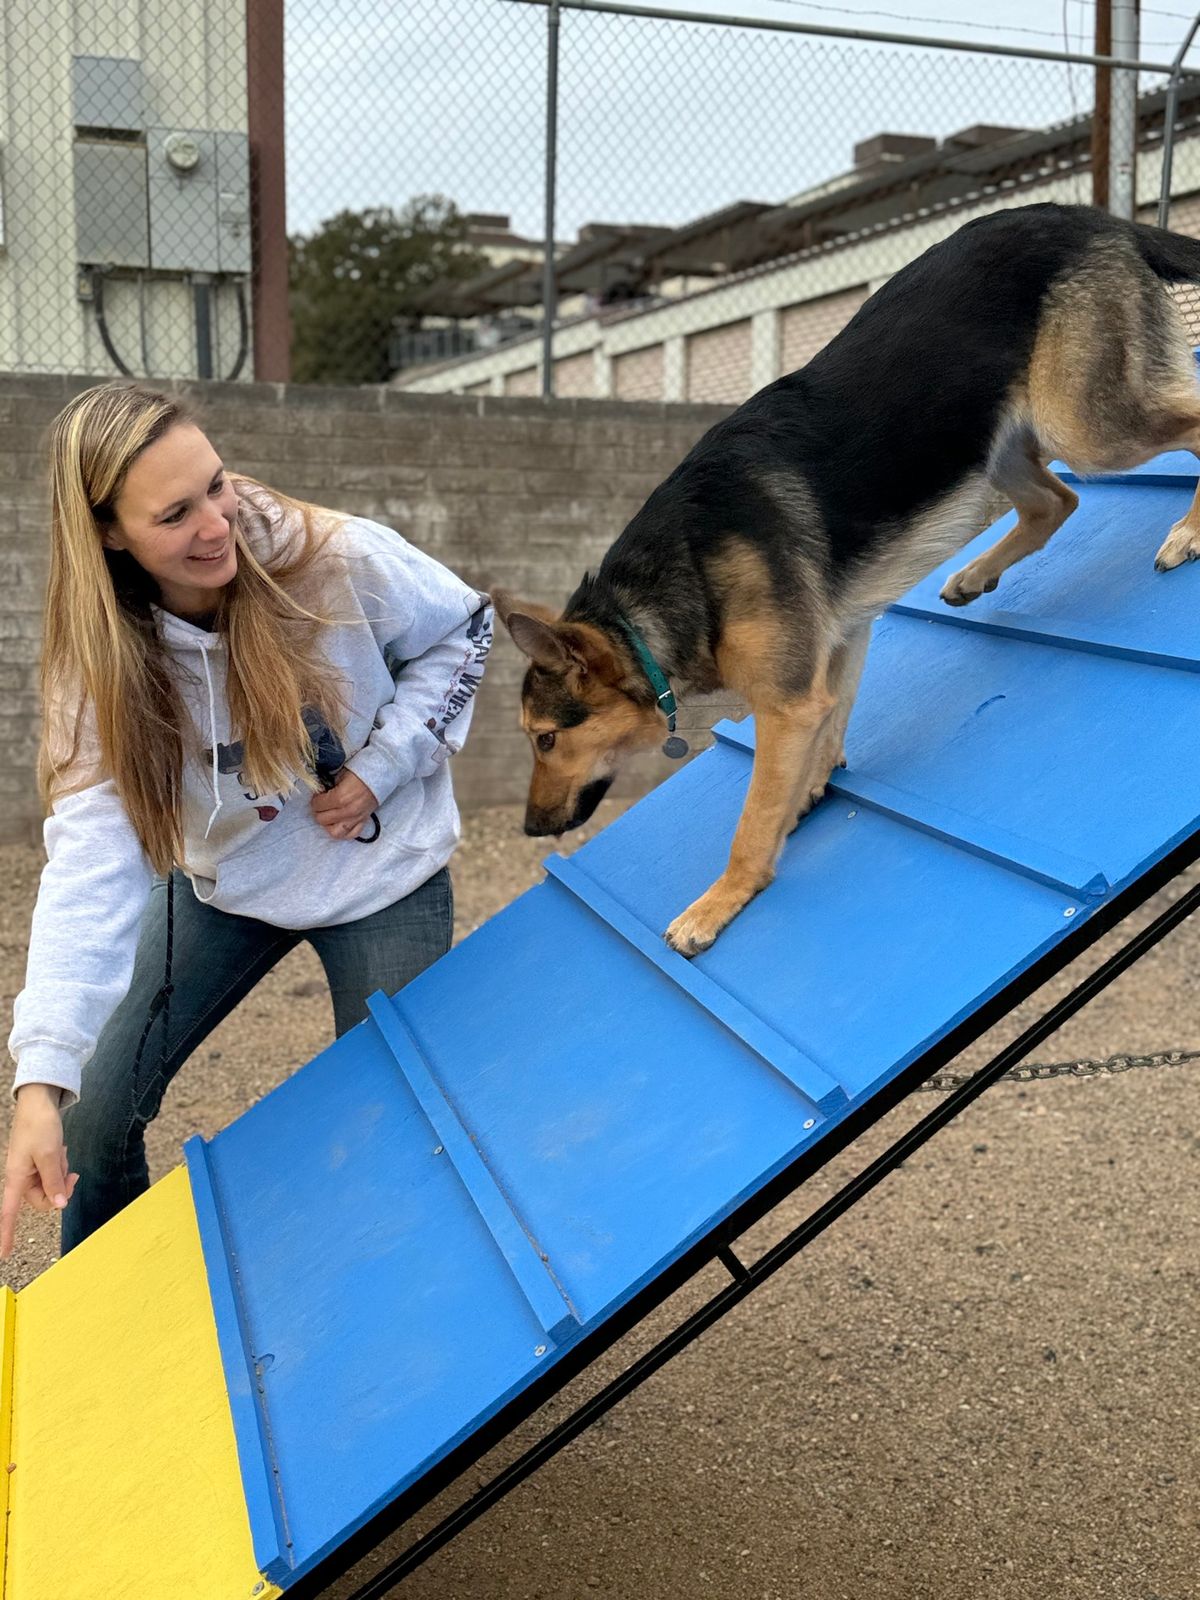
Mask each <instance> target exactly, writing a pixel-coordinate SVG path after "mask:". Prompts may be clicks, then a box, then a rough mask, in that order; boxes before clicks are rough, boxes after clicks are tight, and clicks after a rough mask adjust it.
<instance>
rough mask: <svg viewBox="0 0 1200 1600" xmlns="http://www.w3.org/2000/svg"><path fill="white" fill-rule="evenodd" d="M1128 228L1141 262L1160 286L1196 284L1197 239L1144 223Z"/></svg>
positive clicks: (1199, 264) (1199, 276) (1199, 268)
mask: <svg viewBox="0 0 1200 1600" xmlns="http://www.w3.org/2000/svg"><path fill="white" fill-rule="evenodd" d="M1131 226H1132V228H1133V233H1134V243H1135V245H1136V246H1137V249H1138V253H1139V254H1140V255H1141V258H1142V260H1143V261H1144V262H1145V263H1146V265H1147V266H1148V267H1149V268H1150V270H1151V271H1152V272H1154V273H1157V275H1158V276H1159V277H1160V278H1161V279H1162V280H1163V282H1164V283H1200V239H1189V238H1188V237H1187V235H1186V234H1183V233H1168V232H1167V230H1166V229H1165V228H1154V227H1151V225H1150V224H1149V223H1148V222H1134V223H1132V224H1131Z"/></svg>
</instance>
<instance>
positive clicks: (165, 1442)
mask: <svg viewBox="0 0 1200 1600" xmlns="http://www.w3.org/2000/svg"><path fill="white" fill-rule="evenodd" d="M12 1300H13V1297H12V1296H11V1295H8V1296H7V1297H6V1299H5V1303H4V1307H3V1314H4V1327H5V1332H6V1339H5V1365H4V1374H5V1385H4V1391H3V1399H4V1419H5V1420H4V1421H0V1442H2V1440H3V1432H2V1430H3V1428H4V1427H5V1425H6V1423H7V1425H8V1426H9V1430H10V1431H9V1437H8V1442H7V1447H6V1451H5V1452H4V1458H3V1464H4V1465H6V1466H11V1470H10V1471H8V1472H7V1473H6V1474H5V1477H6V1482H7V1493H8V1517H7V1543H6V1548H5V1550H4V1565H3V1574H4V1584H3V1600H100V1597H103V1600H176V1597H178V1600H277V1597H278V1596H279V1595H280V1590H279V1589H277V1588H276V1587H275V1586H274V1585H273V1584H269V1583H266V1582H265V1581H264V1580H263V1578H262V1577H261V1576H260V1574H259V1572H258V1570H257V1568H256V1566H255V1562H254V1552H253V1548H252V1545H251V1539H250V1526H249V1522H248V1520H247V1515H246V1506H245V1501H244V1499H243V1496H242V1486H241V1474H240V1472H239V1470H238V1459H237V1449H236V1446H235V1443H234V1435H233V1423H232V1421H231V1418H230V1414H229V1402H228V1399H227V1396H226V1392H225V1381H224V1377H223V1374H222V1370H221V1358H220V1353H219V1350H218V1346H217V1332H216V1326H215V1324H214V1322H213V1314H212V1308H211V1305H210V1303H209V1296H208V1286H207V1282H206V1279H205V1273H204V1259H203V1256H202V1254H201V1249H200V1235H199V1232H198V1230H197V1226H196V1218H195V1214H194V1212H193V1210H192V1201H191V1191H190V1188H189V1185H188V1180H187V1173H186V1171H185V1170H184V1169H183V1168H182V1167H180V1168H178V1169H177V1170H176V1171H175V1172H172V1173H171V1174H170V1176H169V1177H167V1178H164V1179H163V1180H162V1182H160V1183H158V1184H156V1185H155V1186H154V1188H152V1189H151V1190H150V1191H149V1193H148V1194H146V1195H143V1196H142V1198H141V1199H139V1200H137V1201H135V1202H134V1204H133V1205H131V1206H129V1207H128V1208H127V1210H125V1211H123V1212H122V1213H121V1215H120V1216H119V1217H117V1218H116V1220H115V1221H113V1222H111V1223H109V1224H108V1226H107V1227H105V1228H102V1229H101V1230H100V1232H99V1233H97V1234H94V1235H93V1236H92V1238H90V1239H88V1240H87V1241H86V1243H84V1244H82V1245H80V1246H79V1247H78V1248H77V1249H75V1250H73V1251H72V1252H71V1254H70V1255H69V1256H67V1257H65V1258H64V1259H63V1260H62V1261H60V1262H59V1263H58V1264H57V1265H56V1266H54V1267H52V1268H51V1269H50V1270H49V1271H48V1272H46V1273H44V1274H43V1275H42V1277H40V1278H39V1279H38V1280H37V1281H36V1282H35V1283H33V1284H31V1285H30V1286H29V1288H28V1289H25V1290H23V1291H22V1292H21V1294H20V1295H19V1296H17V1297H16V1302H15V1310H16V1314H15V1319H14V1318H13V1317H11V1315H10V1310H11V1306H12ZM14 1321H15V1330H14V1327H13V1323H14ZM10 1368H11V1377H9V1372H10ZM2 1492H3V1491H0V1493H2Z"/></svg>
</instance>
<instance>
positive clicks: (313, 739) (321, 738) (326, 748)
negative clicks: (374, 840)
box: [204, 706, 346, 822]
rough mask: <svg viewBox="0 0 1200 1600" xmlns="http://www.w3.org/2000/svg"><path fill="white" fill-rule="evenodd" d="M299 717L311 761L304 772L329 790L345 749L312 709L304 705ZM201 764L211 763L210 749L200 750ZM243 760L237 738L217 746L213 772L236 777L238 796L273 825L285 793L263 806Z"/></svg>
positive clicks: (261, 798) (263, 820) (244, 748)
mask: <svg viewBox="0 0 1200 1600" xmlns="http://www.w3.org/2000/svg"><path fill="white" fill-rule="evenodd" d="M300 715H301V716H302V717H303V719H304V727H305V731H306V732H307V734H308V737H309V741H310V743H311V744H312V750H313V755H312V760H311V761H310V762H309V766H308V770H309V771H310V772H311V773H313V775H314V776H315V777H316V779H317V781H318V783H319V784H320V785H321V787H322V789H331V788H332V787H333V784H334V780H335V779H336V778H337V775H338V773H339V772H340V771H341V770H342V768H343V767H344V766H345V764H346V748H345V746H344V745H343V744H342V741H341V740H340V739H339V738H338V736H337V734H336V733H335V732H334V731H333V729H332V728H331V727H330V726H329V724H328V723H327V722H326V721H325V720H324V718H323V717H322V716H321V713H320V712H319V711H316V710H315V709H314V708H313V707H312V706H305V707H304V709H303V711H302V712H301V713H300ZM204 759H205V761H211V760H212V746H211V745H207V746H206V747H205V750H204ZM245 760H246V746H245V744H244V742H243V741H242V740H241V739H236V740H235V741H234V742H233V744H221V743H220V742H219V741H218V744H217V771H218V772H220V773H222V774H223V775H225V776H229V775H231V774H232V775H233V776H236V778H237V781H238V782H239V783H240V784H241V786H242V793H243V795H245V797H246V799H247V800H249V802H250V804H251V805H252V806H253V807H254V809H255V811H257V813H258V820H259V821H260V822H274V820H275V818H276V817H277V816H278V815H279V813H280V811H281V810H282V809H283V806H284V804H285V803H286V801H287V796H286V795H285V794H280V795H277V796H276V798H277V799H278V801H279V804H278V805H272V804H269V803H268V804H263V803H262V802H263V801H264V800H265V799H266V797H265V796H264V795H261V794H259V793H258V792H257V790H254V789H251V788H250V787H249V786H248V785H247V783H246V778H245V775H244V774H243V772H242V770H241V769H242V766H243V764H244V762H245Z"/></svg>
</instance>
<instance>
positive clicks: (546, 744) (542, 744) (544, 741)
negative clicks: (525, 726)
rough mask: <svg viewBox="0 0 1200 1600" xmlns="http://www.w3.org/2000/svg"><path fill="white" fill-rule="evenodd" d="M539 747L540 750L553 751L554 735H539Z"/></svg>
mask: <svg viewBox="0 0 1200 1600" xmlns="http://www.w3.org/2000/svg"><path fill="white" fill-rule="evenodd" d="M537 747H538V749H539V750H553V749H554V735H553V734H552V733H539V734H538V736H537Z"/></svg>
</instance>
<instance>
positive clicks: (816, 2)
mask: <svg viewBox="0 0 1200 1600" xmlns="http://www.w3.org/2000/svg"><path fill="white" fill-rule="evenodd" d="M770 3H771V4H772V5H781V6H792V7H798V8H799V9H800V10H802V11H826V12H831V13H833V14H834V15H836V16H840V17H851V18H857V19H859V20H862V19H863V18H865V17H885V18H887V19H888V20H889V21H892V22H924V23H932V24H934V25H935V26H938V27H949V28H973V29H979V30H982V31H984V32H987V33H990V34H993V35H994V34H995V33H997V32H1002V33H1021V34H1028V35H1029V36H1030V37H1031V38H1038V39H1053V40H1055V41H1056V42H1057V40H1058V38H1059V30H1058V29H1056V28H1026V27H1021V26H1018V25H1016V24H1013V25H1011V26H1010V25H1008V24H1007V23H998V22H971V21H969V20H968V19H967V18H965V17H963V18H959V17H924V16H913V15H912V13H911V12H908V11H883V10H880V9H878V8H877V7H875V6H863V7H861V8H860V7H857V6H855V7H851V6H835V5H828V4H824V3H821V0H770ZM1082 3H1087V4H1092V5H1094V3H1095V0H1082ZM1148 9H1149V8H1146V7H1143V14H1146V13H1147V11H1148ZM1154 15H1155V16H1160V17H1176V18H1178V19H1180V20H1181V21H1183V22H1191V21H1192V18H1191V17H1189V16H1187V15H1185V13H1183V12H1182V11H1155V12H1154ZM1140 43H1141V45H1142V46H1149V47H1151V48H1154V49H1159V48H1161V49H1164V50H1169V49H1172V48H1173V47H1175V46H1177V45H1178V43H1179V41H1178V39H1142V40H1141V41H1140Z"/></svg>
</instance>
